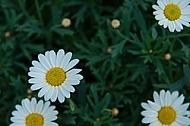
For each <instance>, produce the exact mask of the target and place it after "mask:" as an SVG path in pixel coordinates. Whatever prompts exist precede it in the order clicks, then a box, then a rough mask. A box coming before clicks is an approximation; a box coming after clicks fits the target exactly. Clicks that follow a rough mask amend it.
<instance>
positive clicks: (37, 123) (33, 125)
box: [26, 113, 44, 126]
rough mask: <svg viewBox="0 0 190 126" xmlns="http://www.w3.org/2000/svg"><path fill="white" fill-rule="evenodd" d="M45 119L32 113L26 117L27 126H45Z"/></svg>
mask: <svg viewBox="0 0 190 126" xmlns="http://www.w3.org/2000/svg"><path fill="white" fill-rule="evenodd" d="M43 124H44V118H43V116H42V115H40V114H37V113H32V114H30V115H28V116H27V117H26V126H43Z"/></svg>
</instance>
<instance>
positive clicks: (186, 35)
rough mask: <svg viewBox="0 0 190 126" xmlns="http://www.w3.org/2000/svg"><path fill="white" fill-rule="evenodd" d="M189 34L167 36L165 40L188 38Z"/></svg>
mask: <svg viewBox="0 0 190 126" xmlns="http://www.w3.org/2000/svg"><path fill="white" fill-rule="evenodd" d="M189 36H190V34H187V33H186V34H177V35H169V36H166V37H165V38H168V39H169V38H178V37H189Z"/></svg>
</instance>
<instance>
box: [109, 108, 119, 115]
mask: <svg viewBox="0 0 190 126" xmlns="http://www.w3.org/2000/svg"><path fill="white" fill-rule="evenodd" d="M111 114H112V115H113V116H117V115H118V114H119V110H118V108H113V109H112V111H111Z"/></svg>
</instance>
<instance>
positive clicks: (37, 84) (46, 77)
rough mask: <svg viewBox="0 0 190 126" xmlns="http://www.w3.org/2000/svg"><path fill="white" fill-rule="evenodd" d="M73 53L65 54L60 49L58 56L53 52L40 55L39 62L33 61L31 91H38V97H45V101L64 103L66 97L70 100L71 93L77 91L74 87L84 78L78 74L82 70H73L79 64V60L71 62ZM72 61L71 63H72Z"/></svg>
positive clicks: (30, 73) (30, 69)
mask: <svg viewBox="0 0 190 126" xmlns="http://www.w3.org/2000/svg"><path fill="white" fill-rule="evenodd" d="M71 57H72V53H71V52H68V53H66V54H65V52H64V50H63V49H60V50H59V51H58V52H57V54H56V53H55V52H54V51H53V50H52V51H47V52H45V55H43V54H39V55H38V59H39V61H35V60H34V61H32V65H33V66H32V67H30V68H29V73H28V75H29V76H30V77H32V78H31V79H29V81H28V82H29V83H31V84H32V86H31V90H38V89H40V91H39V93H38V97H42V96H44V99H45V100H49V99H50V100H51V101H52V102H54V101H56V99H57V98H58V100H59V102H61V103H62V102H64V101H65V97H66V98H70V92H74V91H75V89H74V87H73V86H72V85H78V84H79V83H80V80H81V79H83V76H82V75H80V74H78V73H79V72H80V71H81V69H71V68H73V67H74V66H75V65H76V64H77V63H78V62H79V60H78V59H73V60H71ZM70 60H71V61H70Z"/></svg>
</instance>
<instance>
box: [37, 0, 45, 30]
mask: <svg viewBox="0 0 190 126" xmlns="http://www.w3.org/2000/svg"><path fill="white" fill-rule="evenodd" d="M35 6H36V11H37V14H38V18H39V20H40V22H41V25H42V26H44V23H43V19H42V15H41V13H40V7H39V2H38V0H35Z"/></svg>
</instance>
